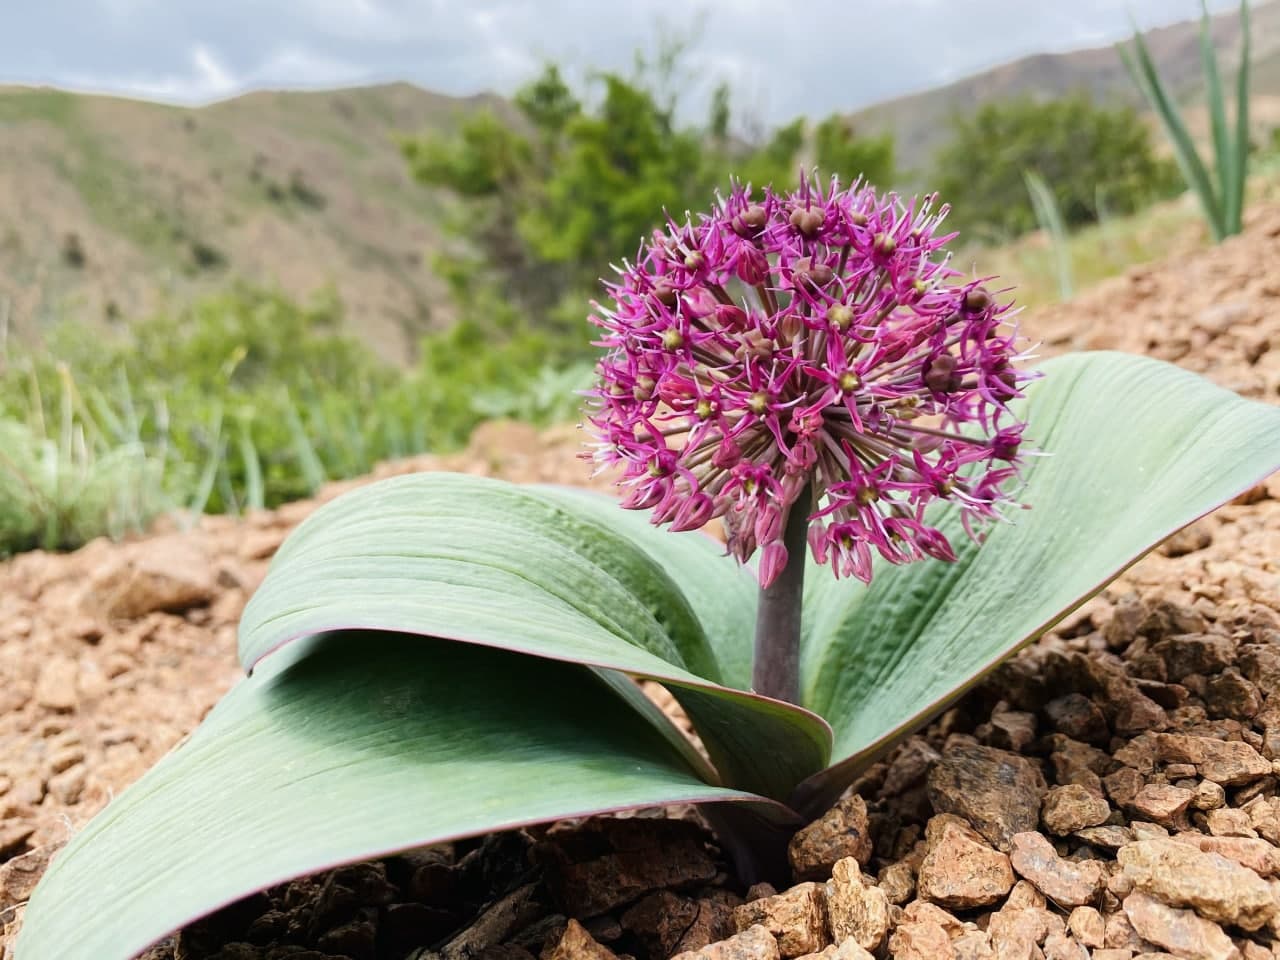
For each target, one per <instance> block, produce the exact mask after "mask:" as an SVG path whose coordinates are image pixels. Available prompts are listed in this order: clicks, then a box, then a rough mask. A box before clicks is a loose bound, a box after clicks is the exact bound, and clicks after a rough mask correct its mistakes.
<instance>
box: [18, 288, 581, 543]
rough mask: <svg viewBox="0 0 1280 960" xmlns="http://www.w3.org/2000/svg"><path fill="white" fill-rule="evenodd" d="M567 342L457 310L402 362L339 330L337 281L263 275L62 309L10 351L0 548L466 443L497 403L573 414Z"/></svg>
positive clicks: (106, 531)
mask: <svg viewBox="0 0 1280 960" xmlns="http://www.w3.org/2000/svg"><path fill="white" fill-rule="evenodd" d="M558 354H559V351H558V348H557V347H556V343H555V342H554V341H553V340H549V339H547V338H546V337H543V336H539V335H536V334H533V333H519V334H515V333H513V334H511V335H509V336H506V337H504V338H500V339H495V338H494V337H493V336H492V334H491V333H482V332H481V331H480V330H478V329H477V328H475V327H474V326H472V325H469V324H466V323H462V324H457V325H455V326H454V327H452V328H451V329H449V330H447V331H443V332H439V333H435V334H432V335H430V336H428V337H426V338H425V339H424V340H423V341H422V344H421V349H420V360H419V362H418V364H417V365H416V366H415V367H413V368H411V369H409V370H404V369H401V368H398V367H395V366H393V365H391V364H388V363H386V362H384V361H382V360H380V359H379V358H378V357H376V356H375V355H374V354H373V353H372V351H370V350H369V349H368V348H367V347H366V346H364V344H362V343H361V342H359V341H357V340H355V339H354V338H352V337H350V336H348V335H347V334H346V333H344V332H343V327H342V310H341V307H340V305H339V304H338V302H337V301H336V299H334V298H333V297H331V296H330V297H321V298H318V299H316V300H314V301H313V302H311V303H308V304H299V303H296V302H294V301H292V300H290V299H288V298H287V297H284V296H283V295H281V294H278V293H274V292H270V291H263V290H257V289H252V288H236V289H234V290H232V291H229V292H226V293H222V294H219V295H216V296H212V297H210V298H208V299H205V300H202V301H199V302H197V303H194V304H192V305H190V306H188V307H186V308H183V309H180V310H176V311H169V312H165V313H162V314H159V315H157V316H155V317H152V318H150V319H146V320H143V321H141V322H138V323H136V324H134V325H132V326H131V328H130V330H129V332H128V335H127V336H123V337H120V338H111V337H106V336H104V334H103V332H102V331H101V330H98V329H93V330H90V329H88V328H86V327H84V326H82V325H79V324H74V323H69V324H64V325H63V326H61V327H58V328H55V329H54V330H53V331H52V332H51V333H50V335H49V336H48V338H47V342H46V344H45V345H44V347H43V348H42V349H40V350H38V351H36V350H30V351H25V352H24V351H21V350H19V349H18V348H16V347H15V346H14V345H12V344H11V345H10V346H9V356H8V360H7V362H3V363H0V553H12V552H15V551H19V550H24V549H29V548H31V547H35V546H42V547H48V548H50V549H66V548H73V547H76V546H78V545H80V544H81V543H83V542H85V541H86V540H88V539H92V538H93V537H95V536H101V535H109V536H118V535H120V534H122V533H125V532H128V531H130V530H134V529H139V528H141V527H144V526H145V525H146V524H147V523H148V522H149V521H150V520H151V519H152V518H153V517H154V516H156V515H157V514H158V513H161V512H165V511H169V510H183V511H190V512H194V513H199V512H206V511H207V512H231V513H239V512H243V511H247V510H255V509H262V508H269V507H274V506H277V505H279V504H281V503H284V502H286V501H289V500H295V499H298V498H301V497H306V496H308V495H310V494H312V493H313V492H315V490H316V489H317V487H319V486H320V485H321V484H323V483H325V482H326V481H328V480H337V479H345V478H349V477H354V476H359V475H361V474H364V473H367V472H369V471H370V470H371V469H372V467H373V466H374V465H375V464H376V463H378V462H379V461H382V460H389V459H395V458H399V457H405V456H409V455H412V454H416V453H422V452H427V451H431V452H444V451H448V450H452V449H456V448H457V447H459V446H461V445H462V444H464V443H465V442H466V440H467V438H468V437H469V435H470V433H471V430H472V429H473V428H474V427H475V426H476V424H478V423H479V422H480V421H481V420H483V419H486V418H489V417H493V416H512V417H516V418H519V419H522V420H526V421H529V422H532V423H535V424H546V423H550V422H553V421H559V420H564V419H569V418H572V417H573V416H575V415H576V413H577V408H578V405H579V398H578V397H577V395H576V394H575V393H574V388H576V387H579V386H585V385H586V382H587V380H588V379H589V370H587V369H585V368H583V367H582V366H581V365H579V366H576V367H572V368H569V370H568V372H558V371H557V370H556V369H555V368H553V367H552V366H550V364H551V362H552V360H553V358H554V357H556V356H558ZM49 424H53V425H54V427H53V428H52V429H50V428H47V426H46V425H49Z"/></svg>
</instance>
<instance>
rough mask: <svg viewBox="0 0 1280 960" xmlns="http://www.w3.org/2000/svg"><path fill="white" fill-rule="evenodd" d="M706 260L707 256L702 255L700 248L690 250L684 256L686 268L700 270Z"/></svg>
mask: <svg viewBox="0 0 1280 960" xmlns="http://www.w3.org/2000/svg"><path fill="white" fill-rule="evenodd" d="M706 262H707V258H706V257H704V256H703V255H702V251H701V250H691V251H690V252H689V253H688V254H687V255H686V256H685V258H684V265H685V268H686V269H688V270H701V269H702V267H703V265H704V264H705V263H706Z"/></svg>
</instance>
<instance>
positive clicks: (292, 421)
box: [284, 390, 328, 493]
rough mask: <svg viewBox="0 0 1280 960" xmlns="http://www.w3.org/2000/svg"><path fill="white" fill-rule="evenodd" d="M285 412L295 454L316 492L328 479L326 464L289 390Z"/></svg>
mask: <svg viewBox="0 0 1280 960" xmlns="http://www.w3.org/2000/svg"><path fill="white" fill-rule="evenodd" d="M284 413H285V418H286V419H287V420H288V421H289V433H290V436H291V438H292V441H293V454H294V456H295V457H297V459H298V466H299V468H300V469H301V470H302V476H303V478H304V479H305V480H306V482H307V486H308V487H310V489H311V492H312V493H315V492H316V491H317V490H319V489H320V488H321V487H322V486H324V483H325V481H326V480H327V479H328V477H327V476H325V472H324V464H322V463H321V462H320V457H319V456H317V455H316V448H315V446H314V445H313V444H312V443H311V438H310V437H309V436H307V428H306V426H304V425H303V423H302V417H300V416H299V415H298V409H297V407H295V406H294V405H293V398H292V397H290V396H289V391H288V390H286V391H285V393H284Z"/></svg>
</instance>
